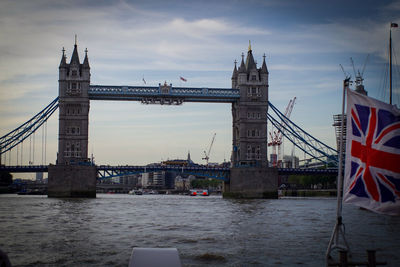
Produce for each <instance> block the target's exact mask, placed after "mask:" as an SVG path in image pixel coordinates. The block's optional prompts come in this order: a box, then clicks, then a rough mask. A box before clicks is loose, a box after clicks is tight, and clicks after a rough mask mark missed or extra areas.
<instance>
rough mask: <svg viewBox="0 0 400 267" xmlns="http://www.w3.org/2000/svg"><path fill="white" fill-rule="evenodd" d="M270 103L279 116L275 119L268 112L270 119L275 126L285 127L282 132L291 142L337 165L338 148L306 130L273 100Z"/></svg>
mask: <svg viewBox="0 0 400 267" xmlns="http://www.w3.org/2000/svg"><path fill="white" fill-rule="evenodd" d="M268 105H269V107H270V108H271V109H272V111H273V113H274V114H275V115H276V116H277V117H278V119H275V118H274V117H273V116H272V115H271V114H269V113H267V119H268V121H269V122H271V123H272V125H274V126H275V127H277V128H281V129H284V131H283V132H282V133H283V135H284V136H285V137H286V138H287V139H288V140H289V141H290V142H292V143H293V144H294V145H295V146H296V147H298V148H299V149H300V150H302V151H303V152H304V153H305V154H307V155H309V156H310V157H311V158H313V159H315V160H318V161H320V162H323V163H325V164H328V163H331V164H333V165H335V166H336V165H337V163H338V159H337V154H338V152H337V150H336V149H334V148H332V147H330V146H328V145H326V144H325V143H323V142H321V141H320V140H318V139H317V138H315V137H313V136H312V135H310V134H309V133H307V132H306V131H304V130H303V129H302V128H300V127H299V126H298V125H296V124H295V123H294V122H292V121H291V120H290V119H289V118H287V117H286V116H285V115H284V114H283V113H282V112H280V111H279V110H278V109H277V108H276V107H275V106H274V105H272V104H271V102H268Z"/></svg>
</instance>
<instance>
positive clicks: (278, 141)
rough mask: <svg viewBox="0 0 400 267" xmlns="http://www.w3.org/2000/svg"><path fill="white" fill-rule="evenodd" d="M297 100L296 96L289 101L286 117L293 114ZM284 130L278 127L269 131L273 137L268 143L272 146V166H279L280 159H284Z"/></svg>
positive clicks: (283, 121)
mask: <svg viewBox="0 0 400 267" xmlns="http://www.w3.org/2000/svg"><path fill="white" fill-rule="evenodd" d="M295 101H296V97H294V98H293V99H291V100H290V101H289V104H288V105H287V107H286V110H285V113H284V115H285V117H286V118H287V119H289V117H290V114H292V110H293V106H294V103H295ZM282 124H285V120H282ZM283 132H284V129H280V128H278V129H276V130H275V131H273V132H269V136H270V137H271V141H270V142H269V143H268V146H272V166H274V167H277V165H278V162H279V160H282V151H281V149H282V148H281V145H282V143H283V141H282V138H283ZM276 147H278V154H277V153H276ZM278 157H279V158H278Z"/></svg>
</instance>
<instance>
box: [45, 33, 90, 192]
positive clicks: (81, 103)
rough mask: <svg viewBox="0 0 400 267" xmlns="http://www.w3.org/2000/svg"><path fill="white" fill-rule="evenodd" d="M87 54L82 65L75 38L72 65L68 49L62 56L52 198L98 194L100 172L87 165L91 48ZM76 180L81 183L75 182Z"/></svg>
mask: <svg viewBox="0 0 400 267" xmlns="http://www.w3.org/2000/svg"><path fill="white" fill-rule="evenodd" d="M85 52H86V53H85V59H84V61H83V64H81V63H80V60H79V55H78V45H77V43H76V37H75V44H74V50H73V52H72V56H71V61H70V63H69V64H67V63H66V56H65V50H64V49H63V54H62V57H61V63H60V66H59V82H58V93H59V129H58V153H57V162H56V165H55V166H54V165H53V166H51V167H49V196H50V197H51V196H54V197H71V196H83V197H88V196H89V197H90V196H95V195H96V191H95V190H96V170H95V169H93V168H90V167H94V166H87V165H90V164H89V162H90V160H89V158H88V141H89V140H88V136H89V132H88V130H89V129H88V128H89V127H88V125H89V95H88V91H89V87H90V66H89V59H88V56H87V49H86V51H85ZM84 176H87V177H89V178H87V177H84ZM93 178H94V179H93ZM74 179H78V180H79V181H78V182H76V181H72V180H74ZM93 186H94V187H93ZM93 188H94V190H93Z"/></svg>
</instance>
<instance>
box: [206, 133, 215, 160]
mask: <svg viewBox="0 0 400 267" xmlns="http://www.w3.org/2000/svg"><path fill="white" fill-rule="evenodd" d="M216 135H217V133H214V135H213V138H212V139H211V144H210V146H209V147H208V150H207V152H206V151H205V150H204V156H205V157H204V158H203V159H204V160H205V161H206V165H208V160H209V159H210V152H211V148H212V145H213V144H214V140H215V136H216Z"/></svg>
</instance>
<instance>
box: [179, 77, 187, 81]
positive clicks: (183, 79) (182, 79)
mask: <svg viewBox="0 0 400 267" xmlns="http://www.w3.org/2000/svg"><path fill="white" fill-rule="evenodd" d="M179 78H180V79H181V81H184V82H187V80H186V79H185V78H183V77H182V76H179Z"/></svg>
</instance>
